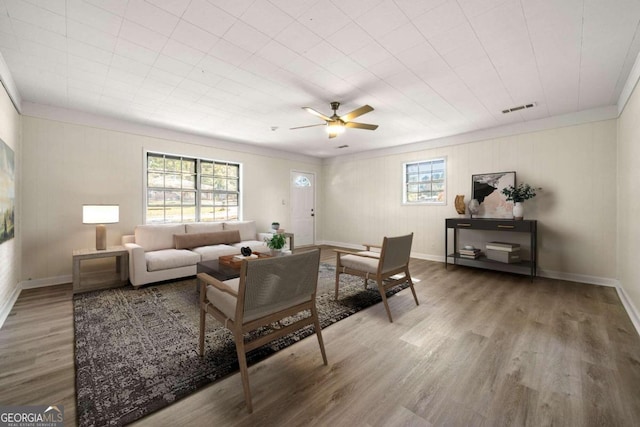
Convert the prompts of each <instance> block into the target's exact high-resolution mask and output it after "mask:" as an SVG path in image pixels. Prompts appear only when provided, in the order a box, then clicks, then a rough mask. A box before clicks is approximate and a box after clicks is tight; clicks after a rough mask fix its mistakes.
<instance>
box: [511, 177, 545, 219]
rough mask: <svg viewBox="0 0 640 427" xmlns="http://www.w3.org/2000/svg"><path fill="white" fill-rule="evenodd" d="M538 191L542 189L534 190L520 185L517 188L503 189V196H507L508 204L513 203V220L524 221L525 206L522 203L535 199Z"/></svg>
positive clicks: (525, 185)
mask: <svg viewBox="0 0 640 427" xmlns="http://www.w3.org/2000/svg"><path fill="white" fill-rule="evenodd" d="M536 190H541V188H534V187H532V186H530V185H529V184H525V183H524V182H523V183H522V184H518V186H517V187H514V186H513V185H509V186H508V187H505V188H503V189H502V194H504V195H505V196H507V202H513V204H514V205H513V218H514V219H522V218H524V206H523V205H522V203H523V202H524V201H525V200H529V199H533V198H534V197H536Z"/></svg>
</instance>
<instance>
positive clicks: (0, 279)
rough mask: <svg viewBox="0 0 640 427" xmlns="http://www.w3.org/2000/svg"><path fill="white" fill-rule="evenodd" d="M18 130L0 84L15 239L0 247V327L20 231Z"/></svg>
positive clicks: (0, 133)
mask: <svg viewBox="0 0 640 427" xmlns="http://www.w3.org/2000/svg"><path fill="white" fill-rule="evenodd" d="M20 128H21V126H20V115H19V114H18V112H17V111H16V109H15V108H14V106H13V104H12V103H11V99H10V98H9V96H8V95H7V92H6V91H5V89H4V86H2V85H0V138H1V139H2V140H3V141H4V142H5V143H6V144H7V145H8V146H9V147H11V149H12V150H13V152H14V155H15V166H16V170H15V189H16V201H15V203H16V205H15V218H16V229H15V238H13V239H11V240H8V241H6V242H4V243H2V244H0V325H1V324H2V322H3V321H4V319H5V317H6V315H8V310H10V308H11V306H12V305H13V302H14V301H15V299H16V298H17V296H18V283H19V280H18V277H19V271H20V234H21V232H22V229H21V221H20V212H21V209H20V206H21V205H20V193H21V189H20V184H21V182H20V158H21V155H20V152H21V143H20V141H21V139H20Z"/></svg>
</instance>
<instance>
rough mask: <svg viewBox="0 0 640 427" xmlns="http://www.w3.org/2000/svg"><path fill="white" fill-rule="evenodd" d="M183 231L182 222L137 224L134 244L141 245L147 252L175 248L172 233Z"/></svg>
mask: <svg viewBox="0 0 640 427" xmlns="http://www.w3.org/2000/svg"><path fill="white" fill-rule="evenodd" d="M184 232H185V228H184V224H155V225H139V226H137V227H136V229H135V231H134V234H135V236H136V244H138V245H140V246H142V247H143V248H144V250H145V252H149V251H157V250H159V249H172V248H175V246H174V241H173V236H174V234H184Z"/></svg>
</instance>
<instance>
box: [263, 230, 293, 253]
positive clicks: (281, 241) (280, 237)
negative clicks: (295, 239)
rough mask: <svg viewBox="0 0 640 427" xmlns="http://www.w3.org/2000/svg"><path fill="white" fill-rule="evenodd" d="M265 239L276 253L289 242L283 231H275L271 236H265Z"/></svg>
mask: <svg viewBox="0 0 640 427" xmlns="http://www.w3.org/2000/svg"><path fill="white" fill-rule="evenodd" d="M264 241H265V242H266V243H267V246H268V247H269V249H271V252H272V253H274V254H275V253H278V252H280V251H282V248H284V245H286V244H287V239H286V238H285V237H284V234H282V233H275V234H274V235H273V236H272V237H271V238H268V237H267V238H265V239H264Z"/></svg>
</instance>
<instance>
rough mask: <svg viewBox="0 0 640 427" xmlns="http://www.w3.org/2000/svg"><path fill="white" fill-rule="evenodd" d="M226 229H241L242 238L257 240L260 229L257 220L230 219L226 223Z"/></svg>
mask: <svg viewBox="0 0 640 427" xmlns="http://www.w3.org/2000/svg"><path fill="white" fill-rule="evenodd" d="M224 229H225V230H239V231H240V240H255V238H256V235H257V234H258V230H257V228H256V222H255V221H230V222H225V223H224Z"/></svg>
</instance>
